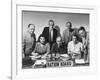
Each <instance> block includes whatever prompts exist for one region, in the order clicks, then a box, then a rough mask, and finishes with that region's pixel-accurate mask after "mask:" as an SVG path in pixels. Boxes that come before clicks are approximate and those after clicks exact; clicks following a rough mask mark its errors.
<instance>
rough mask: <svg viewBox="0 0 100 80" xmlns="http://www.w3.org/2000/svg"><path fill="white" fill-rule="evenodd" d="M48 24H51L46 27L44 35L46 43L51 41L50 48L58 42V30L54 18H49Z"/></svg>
mask: <svg viewBox="0 0 100 80" xmlns="http://www.w3.org/2000/svg"><path fill="white" fill-rule="evenodd" d="M48 25H49V26H48V27H44V30H43V32H42V35H44V37H45V40H46V43H50V48H51V47H52V44H53V43H55V42H56V38H57V34H58V32H57V30H56V29H55V28H54V21H53V20H49V23H48Z"/></svg>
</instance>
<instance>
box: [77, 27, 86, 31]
mask: <svg viewBox="0 0 100 80" xmlns="http://www.w3.org/2000/svg"><path fill="white" fill-rule="evenodd" d="M80 30H83V31H86V30H85V28H84V27H83V26H81V27H80V28H79V29H78V32H79V31H80Z"/></svg>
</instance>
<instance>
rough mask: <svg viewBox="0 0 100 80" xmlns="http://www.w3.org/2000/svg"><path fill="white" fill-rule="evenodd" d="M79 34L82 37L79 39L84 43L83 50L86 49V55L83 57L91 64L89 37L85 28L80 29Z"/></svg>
mask: <svg viewBox="0 0 100 80" xmlns="http://www.w3.org/2000/svg"><path fill="white" fill-rule="evenodd" d="M78 32H79V35H80V38H79V39H80V42H82V44H83V49H84V53H83V56H82V57H83V58H84V61H85V62H86V63H88V62H89V36H88V34H87V32H86V30H85V28H84V27H83V26H81V27H80V28H79V30H78Z"/></svg>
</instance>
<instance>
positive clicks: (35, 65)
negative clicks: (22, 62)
mask: <svg viewBox="0 0 100 80" xmlns="http://www.w3.org/2000/svg"><path fill="white" fill-rule="evenodd" d="M44 65H46V60H36V62H35V63H34V64H33V65H32V67H33V68H35V67H43V66H44Z"/></svg>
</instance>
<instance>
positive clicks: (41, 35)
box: [38, 34, 45, 42]
mask: <svg viewBox="0 0 100 80" xmlns="http://www.w3.org/2000/svg"><path fill="white" fill-rule="evenodd" d="M41 37H44V38H45V36H44V35H43V34H40V36H39V38H38V42H40V38H41Z"/></svg>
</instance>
